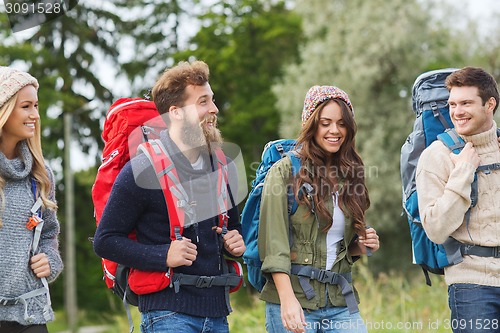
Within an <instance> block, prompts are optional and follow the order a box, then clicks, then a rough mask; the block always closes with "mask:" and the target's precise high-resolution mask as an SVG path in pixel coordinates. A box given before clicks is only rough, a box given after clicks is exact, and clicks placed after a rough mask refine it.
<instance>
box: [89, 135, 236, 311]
mask: <svg viewBox="0 0 500 333" xmlns="http://www.w3.org/2000/svg"><path fill="white" fill-rule="evenodd" d="M162 142H163V144H164V145H165V147H166V148H167V150H168V151H169V153H170V156H172V160H173V161H174V164H175V167H176V170H177V172H178V174H179V178H180V180H181V182H182V183H183V187H184V189H185V190H186V192H187V193H188V195H189V198H190V199H191V200H190V201H191V202H194V203H196V206H195V207H196V211H197V216H198V220H196V221H193V224H192V225H190V226H189V227H187V228H185V229H184V232H183V236H184V237H186V238H189V239H191V241H192V242H193V243H194V244H196V246H197V251H198V255H197V258H196V260H195V261H194V262H193V265H192V266H189V267H188V266H181V267H176V268H174V275H175V274H176V273H184V274H192V275H207V276H215V275H221V274H222V273H223V272H222V268H221V267H222V264H221V263H222V260H223V257H222V253H223V250H222V249H223V246H222V239H221V236H220V235H218V234H217V233H216V232H215V231H214V230H212V227H213V226H215V225H218V223H219V220H218V216H217V210H216V209H217V206H216V202H215V199H216V198H217V185H216V180H217V176H216V175H217V172H212V171H211V170H212V167H211V163H210V158H209V156H208V155H206V156H204V155H202V156H203V158H204V168H203V169H202V170H194V169H193V168H192V166H191V164H190V163H189V161H188V160H187V159H186V157H185V156H184V155H183V154H182V153H180V152H179V150H178V148H177V146H176V145H175V144H174V143H173V141H172V140H171V139H170V138H169V137H168V134H167V133H162ZM231 174H232V175H233V176H234V174H235V171H234V170H233V171H231V168H230V179H235V178H234V177H231ZM208 175H212V176H211V177H210V176H208ZM213 175H215V177H214V176H213ZM229 183H230V189H231V192H232V193H237V189H236V187H235V186H232V185H233V184H236V183H237V182H234V181H231V180H230V182H229ZM169 228H170V226H169V219H168V212H167V206H166V203H165V199H164V196H163V193H162V191H161V190H160V189H159V185H158V180H157V177H156V175H155V173H154V171H153V169H152V166H151V164H150V162H149V160H148V159H147V157H146V156H145V155H144V154H141V155H138V156H136V157H134V158H133V159H132V160H131V161H129V162H128V163H127V164H126V165H125V166H124V167H123V169H122V170H121V172H120V173H119V175H118V177H117V178H116V180H115V183H114V185H113V188H112V191H111V194H110V197H109V200H108V202H107V205H106V207H105V209H104V212H103V215H102V218H101V221H100V223H99V226H98V228H97V231H96V234H95V237H94V250H95V252H96V254H97V255H99V256H100V257H103V258H106V259H109V260H112V261H115V262H118V263H120V264H123V265H126V266H128V267H133V268H137V269H140V270H146V271H164V272H166V271H167V270H168V268H167V265H166V258H167V252H168V249H169V246H170V242H171V240H170V229H169ZM228 229H229V230H232V229H237V230H239V232H240V233H241V225H240V223H239V216H238V210H237V207H236V206H234V207H232V208H231V209H230V210H229V225H228ZM133 230H136V233H137V241H133V240H130V239H129V238H128V235H129V233H130V232H131V231H133ZM225 292H226V291H225V288H224V287H210V288H196V287H194V286H185V285H183V286H181V288H180V291H179V292H178V293H175V292H174V289H173V288H169V287H167V288H166V289H164V290H162V291H159V292H156V293H152V294H147V295H141V296H139V311H141V312H145V311H150V310H169V311H175V312H181V313H184V314H188V315H193V316H200V317H222V316H226V315H228V314H229V305H228V304H226V294H225Z"/></svg>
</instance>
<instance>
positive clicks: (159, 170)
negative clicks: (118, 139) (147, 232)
mask: <svg viewBox="0 0 500 333" xmlns="http://www.w3.org/2000/svg"><path fill="white" fill-rule="evenodd" d="M139 149H140V150H141V151H142V152H143V153H144V154H145V155H146V156H147V158H148V159H149V161H150V163H151V165H152V166H153V168H154V170H155V173H156V176H157V178H158V181H159V182H160V186H161V190H162V192H163V196H164V198H165V202H166V205H167V209H168V216H169V221H170V238H171V239H172V240H181V239H182V232H183V230H184V219H185V217H186V216H187V217H188V218H189V219H190V220H191V221H194V219H195V217H196V214H195V211H194V209H193V207H192V206H191V205H190V204H189V197H188V195H187V193H186V191H185V190H184V188H183V187H182V185H181V183H180V180H179V176H178V174H177V170H176V169H175V166H174V164H173V162H172V159H171V158H170V156H169V154H168V153H167V150H166V149H165V147H164V146H163V144H162V143H161V141H160V140H151V141H148V142H144V143H142V144H141V145H139Z"/></svg>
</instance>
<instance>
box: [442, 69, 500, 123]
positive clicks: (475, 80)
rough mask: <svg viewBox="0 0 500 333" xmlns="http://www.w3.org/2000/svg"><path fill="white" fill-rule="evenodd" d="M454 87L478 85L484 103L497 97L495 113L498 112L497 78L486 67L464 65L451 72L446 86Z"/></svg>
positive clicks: (449, 88)
mask: <svg viewBox="0 0 500 333" xmlns="http://www.w3.org/2000/svg"><path fill="white" fill-rule="evenodd" d="M453 87H477V89H478V91H479V97H481V100H482V102H483V105H485V104H486V102H487V101H488V100H489V99H490V98H491V97H493V98H494V99H495V101H496V102H497V105H496V106H495V109H494V110H493V113H495V112H496V110H497V108H498V102H499V95H498V85H497V82H496V81H495V78H493V76H491V74H489V73H488V72H486V71H485V70H484V69H482V68H479V67H464V68H462V69H459V70H457V71H455V72H453V73H451V74H450V75H449V76H448V77H447V78H446V88H448V90H451V88H453Z"/></svg>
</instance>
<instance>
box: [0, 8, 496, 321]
mask: <svg viewBox="0 0 500 333" xmlns="http://www.w3.org/2000/svg"><path fill="white" fill-rule="evenodd" d="M468 6H471V1H465V0H462V1H456V2H455V3H454V4H453V5H451V2H449V3H448V2H443V1H438V0H425V1H423V0H422V1H419V0H372V1H363V0H349V1H347V0H309V1H292V0H288V1H280V0H232V1H221V0H190V1H178V0H170V1H164V0H162V1H160V0H112V1H111V0H109V1H103V2H100V1H81V2H80V3H79V4H78V5H77V6H75V7H74V8H73V9H71V10H70V11H69V12H68V13H67V14H66V15H65V16H63V17H60V18H58V19H56V20H53V21H50V22H47V23H45V24H43V25H42V26H40V27H37V28H33V29H29V30H28V31H24V32H22V33H16V34H13V33H12V32H11V31H10V28H9V23H8V20H7V16H6V15H4V14H3V13H4V8H3V7H0V40H2V43H1V45H0V65H13V66H16V67H19V68H21V69H24V70H28V71H29V72H30V73H31V74H33V75H34V76H35V77H37V78H38V79H39V81H40V84H41V89H40V91H39V98H40V109H41V110H42V112H41V117H42V123H43V136H44V139H43V145H44V152H45V155H46V157H47V158H48V159H49V160H50V163H51V165H52V166H53V168H54V170H55V171H56V176H57V179H58V196H57V197H58V200H59V206H60V210H59V212H60V214H59V218H60V221H61V223H62V228H63V230H64V228H65V218H64V211H65V208H66V207H65V202H64V185H63V184H64V180H63V172H62V165H63V154H62V152H63V148H64V142H63V121H62V117H61V116H62V115H63V114H64V113H66V112H69V113H72V115H73V119H74V122H73V125H72V133H73V137H74V141H75V142H74V143H73V145H74V147H75V150H79V151H81V152H82V153H83V154H78V155H77V157H78V158H77V159H75V162H73V163H72V165H73V167H74V168H75V169H76V170H77V172H76V174H75V193H76V198H75V211H76V244H75V246H76V257H77V265H76V267H77V290H78V305H79V307H80V308H81V309H83V310H84V311H85V312H87V313H96V314H100V315H102V313H103V312H108V311H111V312H112V311H113V310H114V309H118V310H120V311H121V305H120V304H119V302H117V301H118V300H117V298H116V297H114V296H112V295H111V294H110V293H109V291H108V290H106V288H105V285H104V283H103V282H102V281H101V277H102V271H101V267H100V260H99V258H97V257H96V256H95V255H94V253H93V251H92V244H91V242H90V241H89V240H88V238H89V237H92V235H93V233H94V230H95V220H94V218H93V207H92V201H91V196H90V191H91V186H92V183H93V181H94V178H95V174H96V172H97V166H98V164H99V160H100V149H102V141H101V138H100V131H101V129H102V124H103V121H104V117H105V113H106V111H107V109H108V107H109V105H110V104H111V103H112V101H113V100H115V99H117V98H118V97H124V96H140V95H142V94H143V93H145V92H147V90H148V89H149V88H150V87H151V86H152V85H153V83H154V81H155V79H156V77H157V76H158V75H159V74H160V73H161V72H162V71H163V70H164V69H165V68H166V67H168V66H171V65H173V64H175V63H176V62H178V61H180V60H191V59H201V60H204V61H206V62H207V63H208V64H209V66H210V69H211V85H212V88H213V90H214V92H215V97H216V103H217V105H218V107H219V109H220V114H219V119H220V127H221V130H222V133H223V135H224V137H225V139H226V141H229V142H233V143H236V144H237V145H239V146H240V147H241V149H242V152H243V156H244V161H245V165H246V167H247V176H248V177H249V181H251V177H252V176H253V174H254V171H255V167H256V162H259V160H260V154H261V152H262V148H263V146H264V144H265V143H266V142H268V141H269V140H274V139H277V138H280V137H290V138H291V137H295V136H296V135H297V133H298V129H299V128H298V126H299V119H300V113H301V109H302V103H303V98H304V95H305V93H306V92H307V89H308V88H309V87H310V86H311V85H313V84H329V85H337V86H339V87H341V88H342V89H344V90H345V91H347V92H348V94H349V95H350V97H351V99H352V101H353V105H354V109H355V117H356V120H357V123H358V136H357V146H358V150H359V152H360V154H361V155H362V157H363V159H364V162H365V165H366V175H367V179H368V187H369V191H370V196H371V200H372V207H371V208H370V210H369V213H368V223H369V224H370V225H372V226H374V227H375V228H376V229H377V230H378V231H379V234H380V236H381V243H382V248H381V251H380V252H379V253H377V254H376V255H375V256H373V257H372V258H371V259H370V260H369V262H368V266H369V268H370V269H371V270H372V272H374V273H375V274H377V273H379V272H388V271H401V272H404V273H405V274H408V275H411V274H420V273H419V269H418V268H416V267H413V266H412V265H411V246H410V239H409V235H408V227H407V224H406V219H405V218H404V217H403V216H401V213H402V208H401V182H400V176H399V153H400V148H401V145H402V144H403V143H404V141H405V139H406V136H407V135H408V133H409V132H410V131H411V129H412V123H413V119H414V115H413V113H412V112H411V104H410V101H411V88H412V84H413V81H414V80H415V78H416V77H417V76H418V75H419V74H421V73H422V72H425V71H428V70H432V69H437V68H444V67H463V66H465V65H475V66H481V67H484V68H485V69H486V70H488V71H489V72H490V73H492V74H493V75H494V76H495V77H496V78H497V80H498V79H500V60H499V58H498V56H497V55H498V52H499V50H500V40H499V39H498V37H497V36H498V32H500V23H499V22H500V17H499V16H498V14H496V15H493V14H491V15H490V17H489V18H488V20H486V21H488V22H489V25H488V27H487V29H484V27H482V26H480V25H478V23H479V22H484V20H482V21H479V20H474V17H471V16H468V15H467V13H468V12H469V11H470V7H468ZM492 13H493V10H492ZM497 13H498V12H497ZM456 17H460V22H459V23H460V24H457V20H456V19H454V18H456ZM61 236H62V239H61V240H62V243H63V245H64V241H65V239H64V234H62V235H61ZM61 248H62V249H63V248H64V247H63V246H62V247H61ZM64 255H65V254H64V253H63V256H64ZM247 289H250V288H247ZM53 297H54V301H53V303H54V305H55V306H56V307H62V306H63V279H59V280H58V281H57V282H55V284H54V285H53Z"/></svg>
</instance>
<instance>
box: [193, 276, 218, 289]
mask: <svg viewBox="0 0 500 333" xmlns="http://www.w3.org/2000/svg"><path fill="white" fill-rule="evenodd" d="M213 282H214V277H213V276H200V277H198V279H197V280H196V284H195V286H196V288H210V287H211V286H212V283H213Z"/></svg>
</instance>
